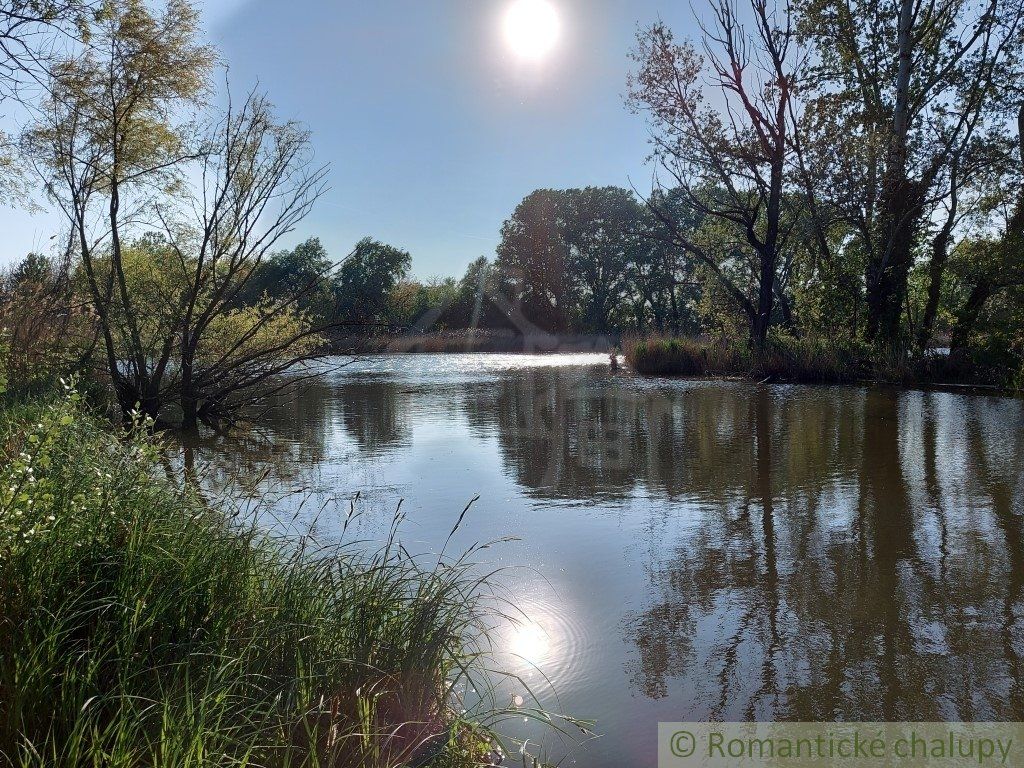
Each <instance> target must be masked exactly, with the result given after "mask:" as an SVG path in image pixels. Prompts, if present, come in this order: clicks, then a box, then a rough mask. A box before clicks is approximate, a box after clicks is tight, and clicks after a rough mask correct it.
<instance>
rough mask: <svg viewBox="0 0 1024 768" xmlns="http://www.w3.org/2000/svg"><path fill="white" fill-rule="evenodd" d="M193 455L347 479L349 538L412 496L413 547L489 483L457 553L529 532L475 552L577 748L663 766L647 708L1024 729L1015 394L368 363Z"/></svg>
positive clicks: (517, 646) (1023, 474)
mask: <svg viewBox="0 0 1024 768" xmlns="http://www.w3.org/2000/svg"><path fill="white" fill-rule="evenodd" d="M198 456H199V458H200V459H207V460H209V461H211V462H212V463H213V464H214V465H215V466H216V467H219V468H221V469H222V470H223V471H225V472H231V473H234V472H238V471H239V470H242V471H244V472H248V473H253V474H258V473H261V472H269V473H270V474H269V476H268V479H267V480H266V481H265V482H266V483H269V482H271V481H273V482H276V483H278V484H279V485H280V486H281V487H284V488H286V489H287V488H290V487H303V488H313V489H315V491H316V494H317V498H318V499H319V498H320V497H324V498H328V497H331V496H337V497H340V498H341V499H347V498H348V497H349V496H350V495H352V494H354V493H355V492H356V491H359V492H360V494H361V500H360V502H359V509H360V510H361V512H362V514H361V516H360V517H359V518H358V520H357V522H356V523H355V527H356V528H357V536H358V537H360V538H367V539H372V538H374V537H378V536H380V535H381V532H382V531H383V530H384V529H385V528H386V526H387V524H388V523H389V522H390V521H391V518H392V513H393V511H394V508H395V506H396V504H397V503H398V501H399V500H400V499H404V500H405V502H404V507H403V509H405V510H406V511H407V513H408V520H407V521H406V523H405V524H404V526H403V529H402V540H403V542H404V544H405V546H406V547H407V548H408V549H409V550H412V551H419V552H426V551H431V550H436V549H437V548H438V547H439V546H440V545H441V544H442V543H443V541H444V539H445V537H446V536H447V535H448V532H449V530H450V529H451V527H452V525H453V523H454V521H455V519H456V518H457V517H458V514H459V512H460V511H461V510H462V508H463V507H464V506H465V504H466V502H467V501H468V500H469V499H471V498H472V497H473V496H476V495H478V494H479V496H480V499H479V501H478V502H476V504H475V505H474V506H473V507H472V509H471V511H470V512H469V514H468V515H467V518H466V521H465V523H464V525H463V528H462V530H461V531H460V533H459V535H458V536H457V540H456V544H457V545H458V546H462V547H465V546H468V545H469V544H472V543H473V542H476V541H484V540H489V539H494V538H498V537H503V536H514V537H518V538H519V539H520V541H518V542H513V543H508V544H504V545H501V546H499V547H497V548H496V549H494V550H488V553H487V556H488V558H489V560H488V562H489V563H490V564H491V565H494V566H499V567H500V566H515V567H512V568H510V569H509V570H507V571H505V572H504V573H503V574H502V575H501V579H502V581H503V583H504V584H507V585H508V588H509V594H510V595H511V596H512V597H513V599H514V600H515V602H516V604H517V605H518V606H519V607H520V608H521V609H522V610H523V611H524V612H525V614H526V615H528V616H529V617H530V619H531V621H532V623H530V624H525V625H523V626H521V627H519V628H517V629H511V630H508V631H507V632H506V633H505V635H504V638H505V639H504V641H503V647H502V654H503V658H504V661H503V663H505V664H506V665H509V666H512V667H514V668H516V669H518V670H519V671H521V672H522V673H523V674H524V676H525V677H526V678H528V680H529V681H530V682H531V685H532V686H533V687H534V688H535V690H536V691H537V692H538V693H539V694H540V695H541V697H542V698H543V700H544V703H545V704H546V705H548V706H550V707H551V708H552V709H561V710H563V711H566V712H569V713H571V714H573V715H576V716H579V717H584V718H591V719H594V720H596V721H597V728H596V729H597V731H598V732H599V733H601V734H603V736H602V737H601V738H600V739H597V740H595V741H593V742H591V743H590V744H589V745H587V747H586V748H585V749H583V750H577V751H575V752H574V753H573V754H572V755H571V757H570V761H569V762H571V761H573V760H575V761H576V762H578V763H579V764H580V765H588V766H598V767H599V768H604V767H605V766H607V767H609V768H611V767H612V766H614V767H615V768H621V766H625V765H630V766H632V765H638V766H647V765H654V763H655V747H656V741H655V734H656V726H657V722H658V721H659V720H701V719H719V720H742V719H760V720H772V719H790V720H834V719H855V720H1024V677H1022V676H1024V665H1022V663H1021V654H1022V653H1024V599H1022V591H1024V402H1022V401H1020V400H1014V399H1005V398H996V397H983V396H976V395H959V394H950V393H945V392H901V391H895V390H870V389H859V388H845V387H843V388H841V387H834V388H833V387H815V388H811V387H800V386H758V385H754V384H748V383H730V382H721V381H668V380H644V379H640V378H638V377H634V376H632V375H630V374H629V373H619V374H615V375H613V374H611V373H610V372H609V371H608V369H607V361H606V358H604V357H603V356H592V355H567V356H544V357H542V356H537V357H533V356H512V355H445V356H433V355H430V356H428V355H423V356H397V357H391V356H382V357H373V358H371V359H369V360H367V361H364V362H359V363H357V364H354V365H351V366H348V367H345V368H342V369H340V370H336V371H334V372H333V373H330V374H329V375H328V376H327V378H326V380H324V381H323V382H321V383H318V384H315V385H313V386H311V387H310V388H308V389H307V390H306V391H305V392H304V393H303V394H302V395H301V396H300V397H298V398H297V399H294V400H292V401H290V402H283V403H281V404H280V405H279V406H277V407H276V408H275V409H274V410H273V411H272V412H271V413H270V414H269V416H268V419H267V429H266V432H265V434H264V435H263V436H262V437H260V436H252V437H247V438H244V439H237V438H234V439H231V440H222V441H218V442H212V443H207V444H204V445H203V446H202V447H201V449H200V450H199V451H198ZM280 503H281V505H284V508H286V509H290V508H289V507H287V505H288V504H293V505H294V504H295V502H294V500H288V499H284V500H282V501H281V502H280ZM318 506H319V504H318V503H307V505H306V506H305V507H303V508H302V509H301V510H299V515H300V516H302V515H310V516H311V515H313V514H314V513H315V510H316V508H317V507H318ZM343 506H344V507H347V502H346V503H345V504H344V505H343ZM296 509H297V507H296ZM341 517H342V515H341V514H340V513H339V512H338V511H335V512H334V513H331V514H327V515H326V516H322V517H321V522H320V526H321V528H327V529H328V530H330V529H331V528H332V526H333V527H335V528H337V527H339V526H340V520H341ZM351 536H352V532H351V529H350V534H349V538H351ZM532 665H535V668H534V667H533V666H532ZM545 677H546V678H547V679H548V680H550V681H551V684H552V686H553V688H554V691H555V693H552V692H551V691H550V690H549V689H548V688H547V686H546V684H545V683H544V678H545ZM556 694H557V695H556ZM548 748H549V749H550V751H551V753H552V754H553V755H555V756H557V755H558V753H559V751H560V750H561V749H563V747H562V745H561V744H559V743H549V745H548Z"/></svg>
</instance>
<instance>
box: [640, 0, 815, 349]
mask: <svg viewBox="0 0 1024 768" xmlns="http://www.w3.org/2000/svg"><path fill="white" fill-rule="evenodd" d="M750 10H751V12H752V23H751V25H750V26H749V27H748V26H746V25H744V24H743V23H741V21H740V19H739V10H738V7H737V6H736V4H735V3H734V2H732V0H716V2H714V3H713V5H712V15H713V24H712V25H711V26H706V25H703V24H702V25H701V27H700V28H701V33H702V41H701V47H702V50H703V56H701V55H700V54H699V53H698V51H697V49H696V48H695V47H694V46H693V45H691V44H689V43H683V44H678V43H676V42H675V40H674V38H673V35H672V32H671V31H670V30H669V29H668V28H667V27H665V25H664V24H661V23H658V24H655V25H653V26H652V27H650V28H649V29H647V30H645V31H643V32H641V33H640V35H639V36H638V47H637V49H636V51H635V53H634V58H635V59H636V61H637V62H638V64H639V70H638V72H637V73H636V74H635V75H633V76H632V77H631V79H630V95H629V104H630V106H631V107H632V108H633V109H634V110H635V111H638V112H641V111H642V112H646V113H647V114H648V115H649V116H650V123H651V128H652V143H653V145H654V157H655V158H656V159H657V160H658V161H659V163H660V167H661V168H662V169H664V170H665V171H667V172H668V174H669V176H670V177H671V179H672V186H674V187H676V188H677V189H678V191H680V192H681V193H682V197H683V201H684V202H685V204H686V205H687V206H689V207H690V208H692V209H695V210H696V211H699V212H700V213H701V214H703V215H705V216H708V217H712V218H714V219H718V220H721V221H722V222H724V223H725V224H727V225H729V226H731V227H734V228H736V229H738V231H739V232H741V233H742V238H743V240H744V241H745V242H744V246H745V248H746V249H749V251H750V252H751V253H752V255H753V257H754V258H753V267H752V270H751V271H752V273H753V274H752V275H751V277H752V279H751V280H750V285H751V287H750V288H748V287H747V286H745V285H742V284H740V283H738V282H737V281H736V280H735V279H734V278H733V277H732V276H730V274H729V270H728V269H726V268H724V267H723V265H722V263H721V258H720V257H718V256H716V254H714V253H712V252H711V251H710V250H709V249H708V248H707V247H706V246H702V245H701V244H699V243H698V242H696V241H695V240H694V239H693V238H692V237H689V236H688V235H687V234H686V233H685V232H684V231H683V230H681V229H679V228H676V227H674V226H673V217H672V215H671V212H670V211H668V210H666V209H663V208H661V207H660V206H658V205H657V201H658V200H659V196H658V195H654V196H652V197H651V198H650V200H651V203H649V204H651V210H652V212H653V213H654V215H655V216H657V217H658V218H659V219H660V220H661V221H662V223H664V224H665V225H666V226H668V227H670V228H673V229H674V230H675V235H676V241H677V245H678V247H680V248H682V249H683V250H684V251H686V253H687V254H688V255H689V256H690V257H691V258H693V259H695V260H697V261H698V262H700V263H702V264H704V265H705V266H706V267H707V268H708V269H710V270H711V272H712V273H713V274H714V275H716V277H717V278H718V279H719V280H720V281H721V282H722V284H723V286H724V287H725V289H726V291H727V292H728V293H729V295H730V296H732V298H733V299H734V300H735V301H736V303H737V305H738V306H739V308H740V309H741V310H742V311H743V312H744V313H745V315H746V316H747V319H748V321H749V325H750V338H751V341H752V342H753V343H754V344H755V345H761V344H763V343H764V341H765V338H766V335H767V332H768V328H769V325H770V324H771V320H772V312H773V309H774V307H775V301H776V296H777V294H778V293H779V291H778V286H777V280H778V273H779V270H780V267H781V266H782V260H783V258H784V256H783V253H784V251H785V249H786V241H787V238H788V236H789V234H790V229H791V223H788V222H792V221H793V220H794V218H795V216H793V215H791V214H790V215H787V212H786V211H785V208H786V206H787V205H789V203H788V201H787V196H786V194H785V193H786V189H787V185H788V183H789V179H788V176H789V173H790V170H789V166H790V165H791V154H792V148H791V143H790V138H789V137H790V134H791V132H792V131H793V122H794V116H795V115H796V114H797V110H796V108H795V106H794V99H795V98H796V93H797V90H798V88H799V85H800V82H801V77H802V72H803V69H804V59H803V56H802V55H801V54H800V52H799V51H798V50H797V48H796V30H795V29H794V26H793V21H792V16H791V13H790V8H789V6H788V5H785V6H783V7H782V8H781V9H775V8H774V7H773V6H770V5H769V4H768V2H767V0H750ZM705 86H710V87H711V88H713V89H714V90H715V98H716V101H720V106H709V105H708V104H707V103H706V102H705V95H704V90H703V89H704V87H705Z"/></svg>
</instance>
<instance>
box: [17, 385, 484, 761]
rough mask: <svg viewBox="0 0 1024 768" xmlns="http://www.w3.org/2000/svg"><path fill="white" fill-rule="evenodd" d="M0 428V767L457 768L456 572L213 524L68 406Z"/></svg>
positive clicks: (464, 603) (473, 628)
mask: <svg viewBox="0 0 1024 768" xmlns="http://www.w3.org/2000/svg"><path fill="white" fill-rule="evenodd" d="M0 418H2V429H3V432H4V435H3V446H4V447H3V451H4V458H5V462H4V464H5V466H4V468H3V470H2V473H3V488H2V492H0V596H2V597H0V600H2V605H0V608H2V610H0V760H2V761H4V762H5V763H8V764H11V765H14V766H24V767H27V766H39V767H40V768H41V767H42V766H49V765H68V766H71V765H76V766H80V765H104V766H112V767H114V768H117V767H121V768H135V767H136V766H138V765H158V766H161V768H172V767H173V766H187V765H229V764H230V765H276V766H289V765H295V766H298V765H310V766H312V765H344V766H365V768H373V767H375V766H381V767H382V766H396V765H399V764H405V763H406V762H407V761H408V760H409V758H410V757H411V755H412V754H413V753H414V752H418V751H420V747H422V746H423V744H424V742H425V741H427V740H428V739H429V740H430V743H431V745H432V749H435V750H439V751H441V752H442V753H444V754H446V755H447V756H446V757H445V760H447V762H444V764H445V765H457V766H462V765H468V764H470V763H471V762H473V761H474V760H475V759H478V758H479V756H480V751H479V750H480V749H481V748H482V745H483V743H484V741H483V740H482V739H481V738H480V737H475V736H471V735H470V734H471V733H472V731H471V730H470V729H467V728H465V727H463V726H461V725H460V724H459V723H460V722H461V720H460V719H461V718H463V717H471V716H473V712H470V713H468V714H466V715H461V714H459V713H458V708H460V707H461V706H471V705H469V704H461V703H460V702H459V701H458V700H457V698H456V695H455V691H456V690H457V688H458V686H460V685H461V684H463V683H468V685H467V687H469V686H474V685H475V686H479V683H477V682H476V681H473V680H469V679H467V676H469V675H472V674H473V673H472V672H471V671H470V670H472V669H474V668H475V658H476V656H475V652H474V650H473V649H474V648H475V647H477V645H478V643H479V642H480V635H479V626H480V624H479V622H480V619H481V613H482V610H483V607H484V603H482V602H481V601H482V596H481V592H480V590H479V584H478V582H476V581H474V580H473V579H472V578H471V577H470V576H469V575H468V573H467V570H466V569H467V566H466V564H465V561H462V560H460V561H458V562H454V563H452V562H448V561H445V562H443V563H440V564H439V563H438V562H437V559H436V558H435V559H434V560H433V561H431V562H432V565H431V566H430V567H429V568H427V569H423V568H421V567H419V565H418V564H417V561H416V560H415V559H410V558H409V557H408V556H407V555H406V554H404V553H400V552H398V551H396V550H395V549H393V548H386V549H385V550H383V551H381V552H379V553H377V554H375V555H372V556H362V555H359V554H358V553H356V552H353V551H352V550H350V549H348V548H345V547H341V548H338V547H326V548H324V547H320V546H318V545H316V544H315V543H314V542H313V541H312V540H311V539H303V540H302V542H301V543H300V544H298V545H296V544H295V542H294V541H287V540H281V541H278V540H277V539H275V538H273V537H271V536H270V535H268V534H267V533H265V532H263V531H262V530H261V529H260V528H257V527H255V526H254V525H246V524H242V523H240V522H237V521H235V522H232V518H231V516H230V515H226V514H225V513H222V512H221V511H219V510H218V509H216V508H213V507H211V506H209V505H208V504H206V503H204V502H202V501H201V500H200V499H199V498H198V497H197V496H196V495H195V494H194V493H193V492H192V491H191V490H190V489H188V488H185V489H181V488H179V487H177V486H175V485H173V484H171V483H170V482H169V481H168V480H167V479H166V478H165V476H164V475H163V474H162V471H161V470H160V469H159V467H160V464H159V461H158V457H159V455H160V453H161V449H160V447H159V445H158V444H157V443H155V442H153V440H152V438H150V437H148V436H147V434H148V430H146V429H144V428H136V429H133V430H132V431H131V432H130V433H128V434H127V435H125V436H124V437H120V438H119V437H117V436H115V435H112V434H110V433H108V432H107V431H106V429H105V428H104V427H103V425H102V424H101V423H100V422H98V421H97V420H95V419H93V418H92V417H90V416H89V415H88V414H87V413H86V412H85V411H84V410H83V409H82V407H81V405H80V404H79V403H78V402H77V395H75V393H74V390H73V389H68V391H67V392H66V393H65V394H64V396H62V397H61V398H59V399H56V400H55V401H52V402H51V403H49V404H46V405H38V404H37V405H31V406H26V407H24V408H22V410H21V411H19V412H18V413H16V414H15V413H11V412H9V411H8V412H5V413H3V414H2V417H0ZM138 426H139V427H145V425H144V424H140V425H138ZM400 555H401V556H400ZM481 690H483V689H481ZM460 754H461V757H458V756H459V755H460ZM456 758H457V759H456Z"/></svg>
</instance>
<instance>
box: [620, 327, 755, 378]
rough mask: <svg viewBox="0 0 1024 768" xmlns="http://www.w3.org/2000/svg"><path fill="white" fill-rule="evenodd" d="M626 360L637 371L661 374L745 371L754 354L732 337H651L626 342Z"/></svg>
mask: <svg viewBox="0 0 1024 768" xmlns="http://www.w3.org/2000/svg"><path fill="white" fill-rule="evenodd" d="M623 355H624V356H625V358H626V362H627V363H628V364H629V366H630V367H631V368H632V369H633V370H634V371H636V372H637V373H645V374H652V375H660V376H707V375H716V374H717V375H726V374H745V373H747V372H748V371H749V370H750V355H749V353H748V352H747V350H745V349H744V348H742V347H741V346H740V345H738V344H735V343H733V342H729V341H724V340H721V341H713V342H706V341H701V340H698V339H689V338H664V337H657V336H656V337H650V338H646V339H633V340H627V341H625V342H624V344H623Z"/></svg>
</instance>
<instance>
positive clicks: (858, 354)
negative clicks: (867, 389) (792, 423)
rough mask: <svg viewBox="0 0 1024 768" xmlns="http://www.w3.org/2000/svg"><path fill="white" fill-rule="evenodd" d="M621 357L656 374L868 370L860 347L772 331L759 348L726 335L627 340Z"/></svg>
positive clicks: (828, 376)
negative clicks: (775, 333) (700, 337)
mask: <svg viewBox="0 0 1024 768" xmlns="http://www.w3.org/2000/svg"><path fill="white" fill-rule="evenodd" d="M623 352H624V355H625V358H626V362H627V363H628V364H629V366H630V367H631V368H633V370H635V371H636V372H637V373H642V374H650V375H658V376H741V377H746V378H753V379H758V380H761V379H771V380H776V381H794V382H822V383H828V382H832V383H842V382H850V381H857V380H861V379H864V378H867V377H869V376H870V375H871V374H872V370H873V369H872V365H871V362H870V356H869V354H868V352H867V350H866V349H862V348H861V347H860V346H858V345H855V344H852V343H843V342H836V341H833V340H826V339H814V338H801V339H796V338H792V337H785V336H775V337H773V338H771V339H769V340H768V342H767V343H766V344H765V346H764V348H763V349H760V350H755V349H751V348H750V347H749V346H748V345H746V344H743V343H741V342H737V341H733V340H729V339H711V340H709V339H695V338H671V337H648V338H642V339H632V340H627V341H626V343H625V344H624V350H623Z"/></svg>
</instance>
